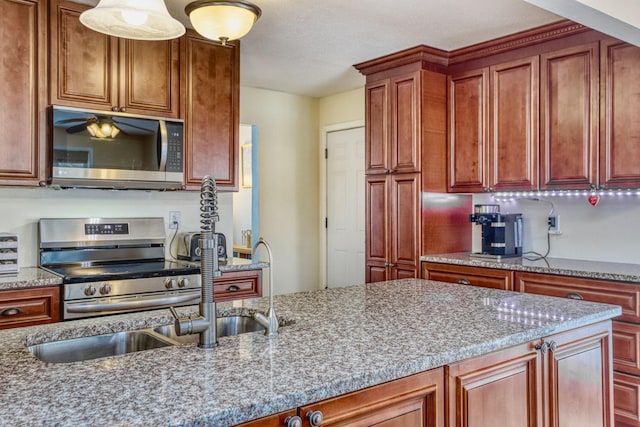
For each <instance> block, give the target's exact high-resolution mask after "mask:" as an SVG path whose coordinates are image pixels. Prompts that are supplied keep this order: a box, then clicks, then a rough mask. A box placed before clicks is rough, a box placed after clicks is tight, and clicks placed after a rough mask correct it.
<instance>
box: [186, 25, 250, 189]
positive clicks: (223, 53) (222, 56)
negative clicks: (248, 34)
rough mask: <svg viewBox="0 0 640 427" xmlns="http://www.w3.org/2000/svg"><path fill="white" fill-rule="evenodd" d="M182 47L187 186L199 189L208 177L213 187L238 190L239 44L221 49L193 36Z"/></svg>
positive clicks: (215, 43)
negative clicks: (203, 179)
mask: <svg viewBox="0 0 640 427" xmlns="http://www.w3.org/2000/svg"><path fill="white" fill-rule="evenodd" d="M184 44H185V48H184V55H183V59H184V61H185V90H184V91H183V93H184V96H185V99H184V100H183V105H185V127H186V150H185V151H186V153H185V157H186V158H185V171H186V172H185V175H186V176H185V180H186V185H187V186H188V187H191V188H200V184H201V182H202V178H203V177H204V176H206V175H212V176H213V177H214V178H215V180H216V183H217V184H218V186H220V187H226V188H227V189H230V190H237V188H238V132H239V126H240V125H239V95H240V80H239V77H240V44H239V42H237V41H235V42H230V43H227V44H226V45H225V46H222V45H221V44H220V43H217V42H214V41H211V40H207V39H203V38H201V37H199V36H198V35H196V34H195V33H194V32H192V31H188V32H187V36H186V37H185V43H184Z"/></svg>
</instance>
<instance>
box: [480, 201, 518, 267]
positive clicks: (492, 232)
mask: <svg viewBox="0 0 640 427" xmlns="http://www.w3.org/2000/svg"><path fill="white" fill-rule="evenodd" d="M469 220H470V221H471V222H473V223H476V224H478V225H480V226H481V228H482V230H481V241H482V251H481V252H479V253H477V252H472V253H471V256H476V257H484V258H493V259H500V258H510V257H519V256H522V226H523V222H522V214H520V213H505V214H503V213H500V205H475V206H474V213H473V214H471V215H470V216H469Z"/></svg>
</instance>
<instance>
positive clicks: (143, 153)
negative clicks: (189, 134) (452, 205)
mask: <svg viewBox="0 0 640 427" xmlns="http://www.w3.org/2000/svg"><path fill="white" fill-rule="evenodd" d="M49 129H50V139H51V141H52V144H51V145H52V149H53V152H52V156H51V159H52V167H51V177H50V180H49V182H50V184H51V185H53V186H59V187H88V188H111V189H150V190H167V189H171V190H175V189H180V188H182V183H183V180H184V169H183V168H184V166H183V159H184V122H183V121H182V120H175V119H166V118H160V117H150V116H139V115H133V114H127V113H116V112H111V111H94V110H81V109H76V108H67V107H60V106H53V107H51V114H50V127H49Z"/></svg>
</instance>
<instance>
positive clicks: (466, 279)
mask: <svg viewBox="0 0 640 427" xmlns="http://www.w3.org/2000/svg"><path fill="white" fill-rule="evenodd" d="M422 278H423V279H427V280H437V281H439V282H449V283H458V284H460V285H472V286H482V287H485V288H494V289H504V290H506V291H512V290H513V272H512V271H507V270H498V269H494V268H482V267H469V266H462V265H450V264H437V263H431V262H423V263H422Z"/></svg>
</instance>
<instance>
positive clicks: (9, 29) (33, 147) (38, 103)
mask: <svg viewBox="0 0 640 427" xmlns="http://www.w3.org/2000/svg"><path fill="white" fill-rule="evenodd" d="M46 6H47V3H46V2H44V1H29V0H24V1H14V0H1V1H0V28H2V34H3V36H2V37H0V51H2V61H0V93H2V96H1V97H0V123H2V126H3V130H2V135H1V136H0V183H1V184H14V185H15V184H17V185H38V183H39V181H40V179H41V178H42V177H43V175H44V166H45V153H46V149H45V146H46V145H45V144H46V141H45V129H46V114H44V106H45V105H46V93H45V91H46V81H47V76H46V73H45V70H46V62H45V61H46V48H47V42H46V33H45V32H44V28H46V19H47V17H46Z"/></svg>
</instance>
